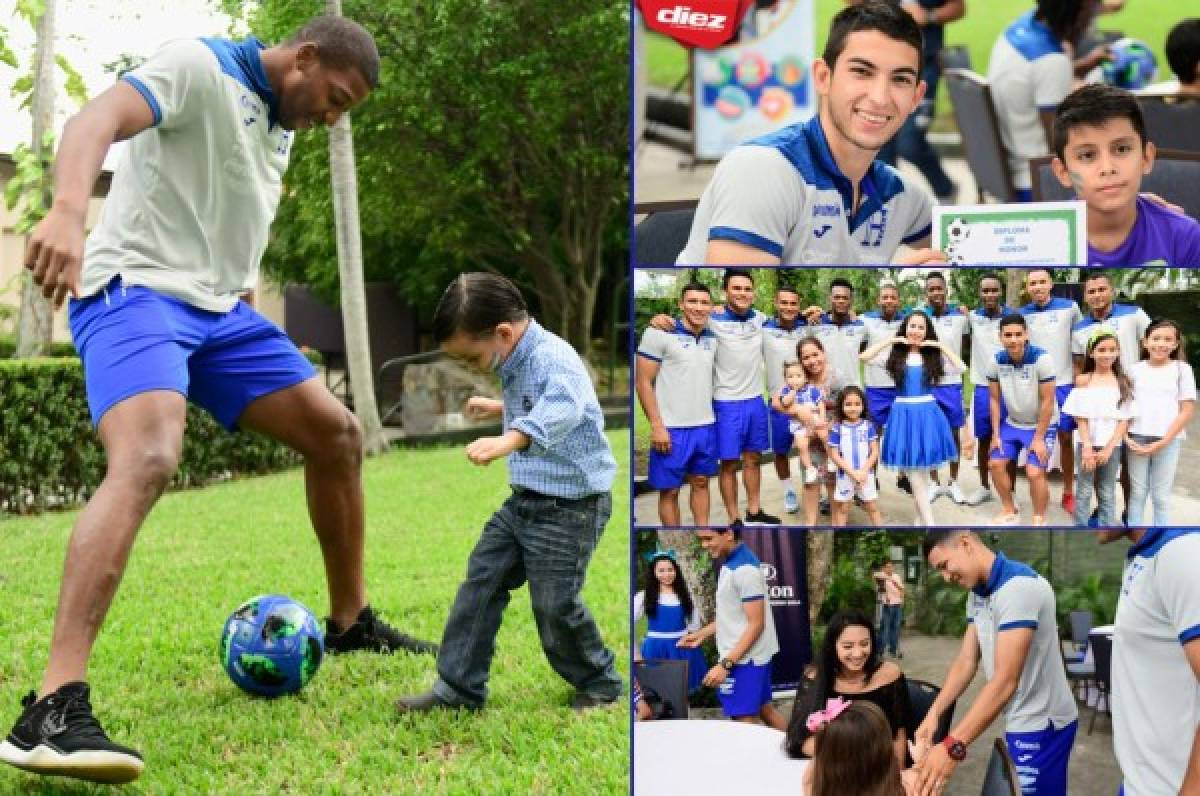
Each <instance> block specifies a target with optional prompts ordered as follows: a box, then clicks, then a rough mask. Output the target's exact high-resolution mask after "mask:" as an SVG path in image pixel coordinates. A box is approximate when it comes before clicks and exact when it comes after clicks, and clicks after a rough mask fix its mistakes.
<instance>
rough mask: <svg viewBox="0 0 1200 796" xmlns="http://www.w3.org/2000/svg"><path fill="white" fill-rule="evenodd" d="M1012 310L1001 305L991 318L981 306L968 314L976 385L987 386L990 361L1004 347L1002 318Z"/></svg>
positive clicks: (973, 382) (972, 377)
mask: <svg viewBox="0 0 1200 796" xmlns="http://www.w3.org/2000/svg"><path fill="white" fill-rule="evenodd" d="M1010 312H1012V310H1010V309H1009V308H1008V307H1004V306H1001V307H1000V311H999V312H998V313H997V314H996V317H994V318H989V317H988V314H987V313H986V312H984V310H983V307H980V308H979V309H976V310H971V312H970V313H969V314H968V315H967V323H968V324H969V325H970V327H971V383H972V384H974V385H975V386H976V387H986V386H987V368H988V363H989V362H991V361H992V359H994V358H995V356H996V354H997V353H998V352H1000V351H1001V350H1003V348H1004V346H1002V345H1001V344H1000V319H1001V318H1003V317H1004V316H1005V315H1007V314H1008V313H1010Z"/></svg>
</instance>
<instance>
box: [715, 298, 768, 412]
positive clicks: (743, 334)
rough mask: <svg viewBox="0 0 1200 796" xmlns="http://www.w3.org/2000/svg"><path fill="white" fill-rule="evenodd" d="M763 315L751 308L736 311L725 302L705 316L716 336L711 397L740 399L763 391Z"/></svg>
mask: <svg viewBox="0 0 1200 796" xmlns="http://www.w3.org/2000/svg"><path fill="white" fill-rule="evenodd" d="M767 320H768V318H767V316H766V315H765V314H764V313H761V312H759V311H758V310H756V309H753V308H751V310H750V311H749V312H747V313H746V314H745V315H738V314H737V313H736V312H734V311H733V310H732V309H730V308H729V307H728V306H726V307H725V308H724V309H722V310H721V311H720V312H714V313H713V314H712V315H710V316H708V328H709V329H711V330H712V332H713V334H715V335H716V336H717V356H716V359H715V367H714V369H713V400H716V401H742V400H745V399H747V398H756V397H757V398H761V397H762V394H763V351H762V330H763V326H765V325H766V323H767Z"/></svg>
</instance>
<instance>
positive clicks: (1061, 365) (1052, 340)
mask: <svg viewBox="0 0 1200 796" xmlns="http://www.w3.org/2000/svg"><path fill="white" fill-rule="evenodd" d="M1021 314H1022V315H1024V316H1025V323H1026V324H1027V326H1028V329H1029V342H1030V343H1032V344H1033V345H1035V346H1037V347H1039V348H1041V349H1043V350H1044V351H1045V352H1046V353H1047V354H1049V355H1050V361H1051V362H1053V363H1054V383H1055V384H1056V385H1063V384H1068V385H1070V384H1074V383H1075V364H1074V360H1072V359H1071V333H1072V330H1073V329H1074V328H1075V324H1077V323H1079V322H1080V321H1081V320H1083V313H1082V312H1080V311H1079V305H1078V304H1076V303H1075V302H1074V301H1071V300H1069V299H1065V298H1062V297H1061V296H1051V297H1050V300H1049V301H1047V302H1046V305H1045V306H1044V307H1039V306H1038V305H1037V304H1034V303H1033V302H1030V303H1028V304H1026V305H1025V306H1024V307H1022V308H1021Z"/></svg>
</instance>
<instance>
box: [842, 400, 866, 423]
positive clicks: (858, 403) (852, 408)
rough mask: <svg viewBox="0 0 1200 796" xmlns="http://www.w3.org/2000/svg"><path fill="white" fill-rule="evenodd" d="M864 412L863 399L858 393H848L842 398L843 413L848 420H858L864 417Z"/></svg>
mask: <svg viewBox="0 0 1200 796" xmlns="http://www.w3.org/2000/svg"><path fill="white" fill-rule="evenodd" d="M862 413H863V405H862V399H861V398H859V397H858V396H857V395H853V394H851V395H847V396H846V397H845V398H844V399H843V400H842V415H843V416H844V417H845V418H846V419H847V420H858V419H859V418H860V417H862Z"/></svg>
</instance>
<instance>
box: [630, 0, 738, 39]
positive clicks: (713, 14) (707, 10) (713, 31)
mask: <svg viewBox="0 0 1200 796" xmlns="http://www.w3.org/2000/svg"><path fill="white" fill-rule="evenodd" d="M637 4H638V8H639V9H640V10H641V12H642V16H643V17H644V18H645V20H646V27H648V28H650V29H651V30H656V31H658V32H659V33H665V34H666V35H668V36H670V37H671V38H672V39H675V41H677V42H679V43H680V44H682V45H684V46H685V47H699V48H701V49H704V50H708V49H712V48H713V47H720V46H721V45H723V44H727V43H728V42H729V40H730V39H732V38H733V37H734V35H735V34H736V33H737V29H738V24H739V23H740V22H741V19H742V17H743V16H744V15H745V13H746V11H747V10H749V8H750V7H751V6H752V5H754V0H637Z"/></svg>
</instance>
